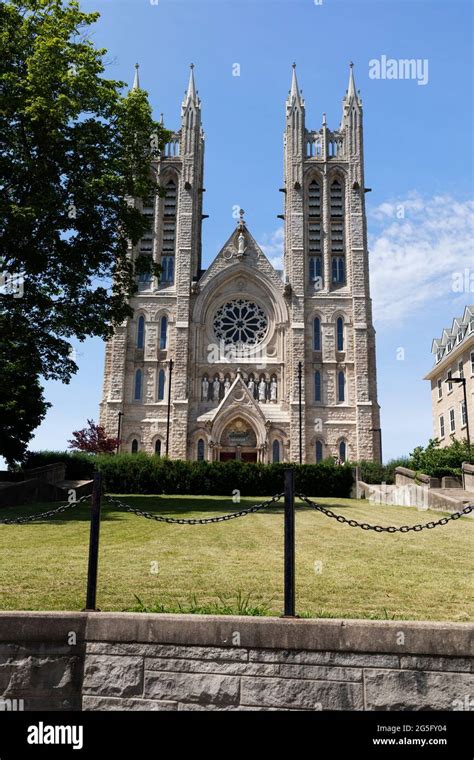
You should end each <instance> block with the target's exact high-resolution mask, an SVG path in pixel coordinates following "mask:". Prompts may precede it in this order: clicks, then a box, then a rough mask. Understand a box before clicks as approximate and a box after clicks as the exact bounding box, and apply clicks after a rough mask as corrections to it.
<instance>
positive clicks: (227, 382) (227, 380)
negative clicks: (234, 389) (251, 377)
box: [224, 375, 230, 396]
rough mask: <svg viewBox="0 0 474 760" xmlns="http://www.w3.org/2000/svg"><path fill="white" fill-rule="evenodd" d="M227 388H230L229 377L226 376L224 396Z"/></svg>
mask: <svg viewBox="0 0 474 760" xmlns="http://www.w3.org/2000/svg"><path fill="white" fill-rule="evenodd" d="M229 388H230V379H229V376H228V375H227V377H226V379H225V380H224V396H225V395H226V394H227V393H228V391H229Z"/></svg>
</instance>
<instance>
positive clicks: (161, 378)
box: [156, 369, 166, 401]
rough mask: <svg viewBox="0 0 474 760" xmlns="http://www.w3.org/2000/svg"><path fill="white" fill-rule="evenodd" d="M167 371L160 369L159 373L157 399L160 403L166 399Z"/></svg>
mask: <svg viewBox="0 0 474 760" xmlns="http://www.w3.org/2000/svg"><path fill="white" fill-rule="evenodd" d="M165 380H166V377H165V371H164V369H160V371H159V372H158V383H157V392H156V395H157V399H158V401H163V400H164V398H165Z"/></svg>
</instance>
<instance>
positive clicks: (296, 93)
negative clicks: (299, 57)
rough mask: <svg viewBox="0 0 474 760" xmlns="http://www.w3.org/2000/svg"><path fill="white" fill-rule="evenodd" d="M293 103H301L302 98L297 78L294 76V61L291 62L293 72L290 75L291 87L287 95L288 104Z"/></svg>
mask: <svg viewBox="0 0 474 760" xmlns="http://www.w3.org/2000/svg"><path fill="white" fill-rule="evenodd" d="M294 103H297V104H298V105H302V103H303V99H302V97H301V93H300V90H299V88H298V80H297V78H296V63H293V73H292V75H291V89H290V93H289V95H288V105H293V104H294Z"/></svg>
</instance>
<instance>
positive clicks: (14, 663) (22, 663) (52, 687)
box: [0, 656, 81, 698]
mask: <svg viewBox="0 0 474 760" xmlns="http://www.w3.org/2000/svg"><path fill="white" fill-rule="evenodd" d="M80 666H81V661H80V659H79V658H78V657H75V656H73V657H49V656H26V657H16V658H10V657H0V694H1V695H2V696H4V697H10V696H11V697H18V698H26V696H29V695H31V696H41V697H42V696H43V695H46V694H51V695H55V696H62V695H63V694H64V695H67V694H75V693H79V690H80V680H81V672H80V671H81V667H80Z"/></svg>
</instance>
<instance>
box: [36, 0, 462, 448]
mask: <svg viewBox="0 0 474 760" xmlns="http://www.w3.org/2000/svg"><path fill="white" fill-rule="evenodd" d="M82 7H83V8H84V9H85V10H98V11H100V13H101V19H100V20H99V22H98V23H97V24H96V26H95V28H94V32H93V39H94V41H95V42H96V44H97V45H98V46H103V47H105V48H107V50H108V54H107V59H106V60H107V62H108V65H107V69H106V75H107V76H109V77H111V78H114V79H122V80H124V81H127V82H130V83H131V81H132V78H133V71H134V69H133V67H134V64H135V62H136V61H138V62H139V63H140V79H141V86H142V87H143V88H144V89H146V90H148V92H149V96H150V101H151V103H152V106H153V108H154V111H155V116H156V117H157V118H158V117H159V114H160V113H161V112H163V113H164V119H165V125H166V126H167V127H168V128H170V129H174V128H178V127H179V110H180V103H181V99H182V96H183V92H184V89H185V87H186V83H187V78H188V65H189V63H190V62H193V63H194V64H195V66H196V69H195V75H196V83H197V87H198V90H199V95H200V97H201V100H202V116H203V125H204V129H205V133H206V155H205V187H206V189H207V190H206V194H205V209H204V211H205V213H207V214H209V217H210V218H209V219H207V220H205V221H204V229H203V253H204V265H207V264H208V263H209V262H210V261H211V260H212V259H213V258H214V256H215V255H216V254H217V252H218V251H219V249H220V247H221V246H222V244H223V243H224V242H225V240H226V239H227V237H228V236H229V234H230V232H231V230H232V229H233V227H234V224H235V221H234V219H233V217H232V210H233V207H234V206H235V205H239V206H241V207H243V208H244V209H245V211H246V220H247V223H248V226H249V228H250V230H251V232H252V234H253V235H254V237H255V238H256V239H257V241H259V242H260V243H261V244H262V246H263V247H264V249H265V251H266V252H267V254H268V255H269V257H270V258H271V259H272V260H274V261H275V263H277V262H278V258H279V257H280V256H281V245H282V236H281V222H280V220H278V219H277V218H276V215H277V214H279V213H281V212H282V195H281V193H279V192H278V188H279V187H281V185H282V171H283V152H282V134H283V128H284V103H285V98H286V96H287V93H288V89H289V85H290V77H291V64H292V62H293V61H296V63H297V73H298V80H299V85H300V87H301V88H302V89H303V96H304V98H305V101H306V125H307V128H308V129H319V127H320V125H321V119H322V113H323V111H324V112H326V114H327V120H328V124H329V127H330V128H331V127H332V128H336V127H337V126H338V125H339V121H340V115H341V101H342V97H343V95H344V91H345V89H346V87H347V81H348V64H349V61H350V60H352V61H354V64H355V69H354V72H355V79H356V85H357V87H358V88H359V89H360V90H361V95H362V100H363V107H364V120H365V134H364V142H365V175H366V186H367V187H371V188H372V192H371V193H369V194H367V196H366V200H367V213H368V225H369V240H370V250H371V258H370V266H371V282H372V295H373V300H374V321H375V326H376V330H377V358H378V386H379V401H380V404H381V407H382V427H383V442H384V458H385V459H386V458H389V457H393V456H399V455H401V454H406V453H408V452H410V451H411V450H412V449H413V447H414V446H416V445H418V444H425V443H426V442H427V440H428V438H429V437H430V436H431V434H432V428H431V404H430V391H429V384H428V383H427V382H426V381H423V379H422V378H423V376H424V374H425V373H426V372H428V370H429V369H430V367H431V364H432V357H431V353H430V349H431V341H432V339H433V337H436V336H438V335H440V334H441V331H442V329H443V327H445V326H448V325H450V324H451V321H452V319H453V317H454V316H456V315H458V314H461V313H462V311H463V308H464V306H465V304H467V303H474V292H473V291H474V283H472V284H471V285H470V286H469V277H467V287H466V289H465V291H464V292H462V293H459V292H453V290H452V278H453V275H454V273H455V272H459V271H463V270H464V269H466V268H467V269H468V270H470V273H471V275H472V273H473V272H474V256H473V248H472V239H473V213H474V211H473V204H472V198H473V165H472V160H473V137H472V136H473V81H472V80H473V69H474V66H473V53H472V47H473V46H472V13H473V11H472V4H471V3H470V2H445V1H444V0H439V1H435V2H432V1H431V2H429V1H426V2H425V1H424V0H419V1H416V0H410V2H408V0H405V1H402V2H401V1H400V0H397V2H392V0H382V1H380V0H378V1H377V2H357V1H355V0H353V1H352V2H348V3H346V2H336V1H334V0H323V2H322V3H321V4H319V2H314V0H290V2H286V1H284V0H281V1H278V0H271V1H270V0H252V2H250V0H249V1H248V2H246V1H244V0H233V2H222V1H221V0H219V1H218V0H214V1H213V2H201V1H200V0H193V2H182V1H181V0H158V3H156V4H155V3H154V2H153V0H151V1H150V0H83V1H82ZM382 56H386V57H387V58H392V59H396V60H399V59H406V58H410V59H411V58H414V59H420V60H421V61H424V60H427V62H428V69H427V72H428V81H427V83H426V84H424V85H423V84H418V82H417V81H416V80H414V79H403V80H401V79H398V80H397V79H372V78H370V77H369V70H370V61H372V60H374V59H378V60H380V59H381V57H382ZM235 63H238V64H239V65H240V76H233V70H235V67H234V69H233V65H234V64H235ZM425 66H426V64H425ZM471 279H474V275H472V278H471ZM400 348H402V349H403V353H404V359H403V360H400V359H399V358H397V356H398V357H399V356H400V355H401V353H402V352H400V350H399V349H400ZM76 349H77V363H78V365H79V372H78V374H77V375H76V376H75V377H74V378H73V380H72V381H71V383H70V385H69V386H63V385H61V384H59V383H47V384H46V396H47V398H48V400H49V401H51V402H52V404H53V406H52V408H51V409H50V411H49V413H48V415H47V417H46V419H45V420H44V422H43V424H42V425H41V427H40V428H38V430H37V433H36V436H35V438H34V440H33V441H32V443H31V445H30V448H31V449H42V448H51V449H52V448H54V449H62V448H66V445H67V443H66V442H67V439H68V438H69V437H70V434H71V432H72V430H74V429H77V428H80V427H83V426H84V425H85V422H86V418H88V417H89V418H90V417H92V418H94V419H96V420H97V419H98V404H99V400H100V394H101V387H102V370H103V352H104V349H103V345H102V342H101V341H99V340H88V341H86V342H85V343H83V344H77V345H76Z"/></svg>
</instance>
